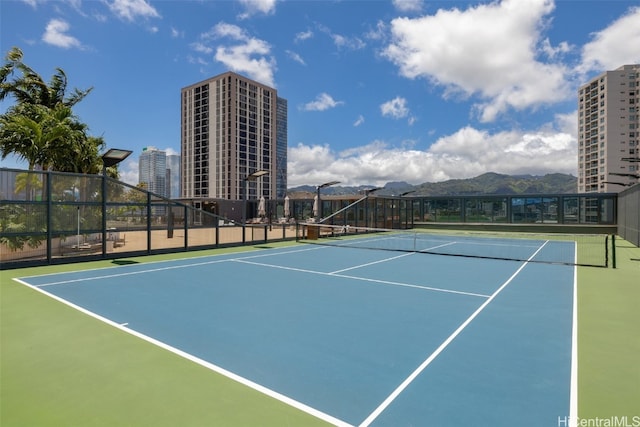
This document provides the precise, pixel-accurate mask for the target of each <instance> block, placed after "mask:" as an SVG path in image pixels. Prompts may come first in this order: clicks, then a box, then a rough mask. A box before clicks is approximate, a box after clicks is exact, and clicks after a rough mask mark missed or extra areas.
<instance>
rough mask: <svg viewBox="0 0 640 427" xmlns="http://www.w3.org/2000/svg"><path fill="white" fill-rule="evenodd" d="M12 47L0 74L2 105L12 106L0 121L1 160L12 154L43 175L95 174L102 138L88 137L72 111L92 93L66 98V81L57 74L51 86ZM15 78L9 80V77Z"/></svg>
mask: <svg viewBox="0 0 640 427" xmlns="http://www.w3.org/2000/svg"><path fill="white" fill-rule="evenodd" d="M22 58H23V53H22V51H21V50H20V49H19V48H17V47H14V48H12V49H11V50H10V51H9V52H8V54H7V56H6V62H5V64H4V65H3V67H2V68H0V101H2V100H3V99H5V98H6V97H8V96H12V97H13V98H14V99H15V100H16V104H15V105H14V106H12V107H11V108H9V110H8V111H7V112H6V113H5V114H3V115H2V116H0V155H1V156H2V158H3V159H4V158H6V157H7V156H8V155H10V154H13V155H16V156H17V157H18V158H21V159H23V160H26V161H27V162H28V163H29V169H30V170H33V168H34V167H35V166H36V165H40V166H42V168H43V169H45V170H46V169H49V168H51V169H54V170H60V171H64V172H82V173H97V172H99V170H100V157H99V154H98V152H99V149H100V148H101V147H102V146H103V145H104V141H103V140H102V138H92V137H89V136H88V127H87V125H85V124H84V123H82V122H80V120H79V119H78V117H77V116H75V115H74V114H73V111H72V107H73V106H74V105H75V104H77V103H78V102H80V101H81V100H82V99H84V97H85V96H87V95H88V94H89V93H90V92H91V90H92V88H89V89H87V90H84V91H81V90H78V89H74V91H73V92H72V93H71V94H67V76H66V74H65V73H64V71H63V70H62V69H60V68H57V69H56V72H55V73H54V75H53V77H52V78H51V82H50V83H49V84H47V83H45V81H44V80H43V79H42V77H40V75H39V74H38V73H36V72H35V71H33V69H31V68H30V67H29V66H27V65H26V64H24V62H23V61H22ZM14 75H15V77H14V78H13V79H11V77H12V76H14Z"/></svg>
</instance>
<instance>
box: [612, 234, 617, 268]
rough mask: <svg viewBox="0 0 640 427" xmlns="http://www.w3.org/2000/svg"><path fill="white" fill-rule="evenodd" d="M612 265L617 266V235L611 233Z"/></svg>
mask: <svg viewBox="0 0 640 427" xmlns="http://www.w3.org/2000/svg"><path fill="white" fill-rule="evenodd" d="M611 266H612V267H613V268H616V235H615V234H612V235H611Z"/></svg>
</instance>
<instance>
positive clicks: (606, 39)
mask: <svg viewBox="0 0 640 427" xmlns="http://www.w3.org/2000/svg"><path fill="white" fill-rule="evenodd" d="M639 62H640V7H633V8H630V9H629V11H628V13H627V14H625V15H623V16H622V17H621V18H619V19H618V20H616V21H614V22H613V23H612V24H611V25H609V26H608V27H607V28H605V29H604V30H602V31H599V32H597V33H594V34H593V40H592V41H591V42H589V43H587V44H585V45H584V46H583V47H582V63H581V64H580V66H579V67H578V68H579V70H580V71H581V72H583V73H587V72H589V71H604V70H614V69H616V68H618V67H620V66H621V65H626V64H637V63H639Z"/></svg>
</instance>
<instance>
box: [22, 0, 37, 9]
mask: <svg viewBox="0 0 640 427" xmlns="http://www.w3.org/2000/svg"><path fill="white" fill-rule="evenodd" d="M22 2H23V3H26V4H28V5H29V6H31V7H32V8H34V9H35V8H37V7H38V0H22Z"/></svg>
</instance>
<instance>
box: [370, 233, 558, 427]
mask: <svg viewBox="0 0 640 427" xmlns="http://www.w3.org/2000/svg"><path fill="white" fill-rule="evenodd" d="M548 242H549V241H548V240H547V241H546V242H544V243H543V244H542V246H540V247H539V248H538V250H537V251H536V252H535V253H534V254H533V255H531V256H530V257H529V259H528V260H527V261H526V262H524V263H523V264H522V265H521V266H520V268H518V270H516V272H515V273H513V274H512V275H511V277H509V279H507V281H506V282H504V283H503V284H502V285H501V286H500V287H499V288H498V289H497V290H496V291H495V292H494V293H493V294H491V296H490V297H489V298H488V299H487V300H486V301H485V302H484V303H483V304H482V305H481V306H480V307H478V309H477V310H476V311H474V312H473V314H472V315H471V316H469V317H468V318H467V320H465V321H464V322H463V323H462V324H461V325H460V326H458V329H456V330H455V331H454V332H453V333H452V334H451V335H449V337H448V338H447V339H446V340H444V342H443V343H442V344H440V346H439V347H438V348H437V349H436V350H435V351H434V352H433V353H431V355H430V356H429V357H428V358H427V359H426V360H425V361H424V362H422V364H421V365H420V366H418V367H417V368H416V370H415V371H413V372H412V373H411V375H409V376H408V377H407V378H406V379H405V380H404V381H403V382H402V383H401V384H400V385H399V386H398V387H397V388H396V389H395V390H394V391H393V392H392V393H391V394H390V395H389V396H388V397H387V398H386V399H385V400H384V401H383V402H382V403H381V404H380V405H379V406H378V407H377V408H376V409H375V410H374V411H373V412H372V413H371V414H370V415H369V416H368V417H367V418H366V419H365V420H364V421H363V422H362V423H361V424H360V426H359V427H367V426H369V425H370V424H371V423H372V422H374V421H375V419H376V418H378V416H380V414H381V413H382V412H383V411H384V410H385V409H387V407H388V406H389V405H390V404H391V403H392V402H393V401H394V400H395V399H396V398H397V397H398V396H399V395H400V393H402V392H403V391H404V389H406V388H407V387H408V386H409V384H411V383H412V382H413V380H415V379H416V378H417V377H418V375H420V374H421V373H422V371H424V370H425V369H426V368H427V366H429V365H430V364H431V362H433V361H434V360H435V358H436V357H438V356H439V355H440V353H442V352H443V351H444V349H445V348H447V347H448V346H449V344H451V342H452V341H453V340H454V339H455V338H456V337H457V336H458V335H460V333H461V332H462V331H463V330H464V329H465V328H466V327H467V326H468V325H469V324H470V323H471V322H472V321H473V320H474V319H475V318H476V317H477V316H478V315H479V314H480V313H481V312H482V310H484V309H485V308H486V307H487V306H488V305H489V304H490V303H491V301H493V300H494V299H495V298H496V297H497V296H498V294H499V293H500V292H502V290H503V289H504V288H506V287H507V285H508V284H509V283H511V282H512V281H513V279H515V278H516V276H517V275H518V274H520V272H521V271H522V269H523V268H525V267H526V266H527V264H529V261H530V260H531V259H533V257H534V256H536V254H537V253H538V252H540V251H541V250H542V248H544V246H545V245H546V244H547V243H548Z"/></svg>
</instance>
